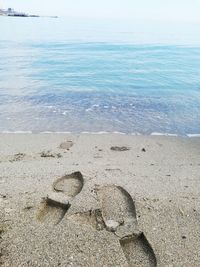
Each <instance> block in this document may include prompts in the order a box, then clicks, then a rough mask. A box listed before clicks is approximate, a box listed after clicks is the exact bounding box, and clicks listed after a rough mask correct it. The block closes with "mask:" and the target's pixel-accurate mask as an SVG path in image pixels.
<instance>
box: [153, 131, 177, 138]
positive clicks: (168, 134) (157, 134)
mask: <svg viewBox="0 0 200 267" xmlns="http://www.w3.org/2000/svg"><path fill="white" fill-rule="evenodd" d="M150 135H152V136H175V137H177V136H178V134H172V133H157V132H153V133H151V134H150Z"/></svg>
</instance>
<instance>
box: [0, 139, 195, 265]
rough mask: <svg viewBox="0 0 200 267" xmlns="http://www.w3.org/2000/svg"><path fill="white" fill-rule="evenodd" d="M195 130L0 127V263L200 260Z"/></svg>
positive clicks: (176, 262) (181, 262)
mask: <svg viewBox="0 0 200 267" xmlns="http://www.w3.org/2000/svg"><path fill="white" fill-rule="evenodd" d="M199 181H200V138H178V137H164V136H148V137H147V136H129V135H120V134H105V135H104V134H102V135H91V134H81V135H70V134H1V135H0V266H2V267H5V266H9V267H16V266H30V267H36V266H41V267H44V266H74V267H77V266H95V267H96V266H98V267H101V266H102V267H103V266H122V267H126V266H127V267H128V266H141V267H143V266H177V267H178V266H186V267H189V266H193V267H195V266H200V250H199V246H200V241H199V240H200V227H199V222H200V193H199V192H200V183H199Z"/></svg>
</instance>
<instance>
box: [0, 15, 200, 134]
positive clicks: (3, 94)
mask: <svg viewBox="0 0 200 267" xmlns="http://www.w3.org/2000/svg"><path fill="white" fill-rule="evenodd" d="M195 27H196V28H195ZM199 29H200V27H199V28H198V27H197V26H196V25H191V27H188V25H179V27H178V28H175V27H174V26H173V25H171V26H169V25H167V24H166V25H164V24H163V25H158V23H154V22H152V23H151V24H149V23H146V24H143V23H142V22H134V21H131V22H129V21H123V23H122V22H119V21H109V20H108V21H97V20H84V19H83V20H82V21H80V20H77V19H66V18H57V19H53V18H52V19H50V18H11V17H0V132H23V131H27V132H47V131H49V132H73V133H80V132H122V133H140V134H152V133H168V134H177V135H191V134H199V133H200V30H199ZM198 36H199V37H198Z"/></svg>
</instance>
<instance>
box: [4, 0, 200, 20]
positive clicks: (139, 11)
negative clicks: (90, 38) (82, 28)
mask: <svg viewBox="0 0 200 267" xmlns="http://www.w3.org/2000/svg"><path fill="white" fill-rule="evenodd" d="M0 3H1V6H3V7H4V8H7V7H13V8H14V9H16V10H17V11H24V12H28V13H34V14H41V15H59V16H68V17H81V18H94V17H96V18H102V19H104V18H113V19H115V18H119V19H125V18H127V19H142V20H143V19H147V20H149V19H150V20H161V21H162V20H165V21H166V20H167V21H169V20H171V21H179V22H182V21H185V22H187V21H191V22H195V21H198V22H200V0H0Z"/></svg>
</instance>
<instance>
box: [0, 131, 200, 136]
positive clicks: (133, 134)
mask: <svg viewBox="0 0 200 267" xmlns="http://www.w3.org/2000/svg"><path fill="white" fill-rule="evenodd" d="M2 134H33V135H40V134H69V135H83V134H87V135H126V136H144V137H149V136H166V137H177V138H187V137H189V138H194V137H200V133H190V134H185V135H179V134H174V133H160V132H152V133H150V134H142V133H137V132H133V133H126V132H118V131H114V132H106V131H99V132H92V131H91V132H89V131H83V132H77V133H76V132H68V131H63V132H60V131H58V132H57V131H44V132H34V131H2V132H0V135H2Z"/></svg>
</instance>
